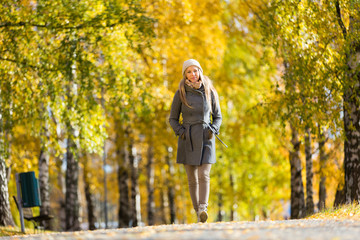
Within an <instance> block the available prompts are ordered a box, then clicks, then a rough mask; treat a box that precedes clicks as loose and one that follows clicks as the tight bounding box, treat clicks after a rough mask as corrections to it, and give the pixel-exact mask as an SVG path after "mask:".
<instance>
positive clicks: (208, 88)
mask: <svg viewBox="0 0 360 240" xmlns="http://www.w3.org/2000/svg"><path fill="white" fill-rule="evenodd" d="M199 75H200V80H201V81H202V84H203V85H204V89H205V98H206V102H207V103H208V105H209V108H210V111H211V112H212V97H211V94H213V95H214V96H213V97H214V100H215V101H218V94H217V92H216V90H215V88H214V85H213V84H212V81H211V79H210V78H209V77H208V76H205V75H203V73H202V72H201V71H200V70H199ZM185 80H186V77H185V76H184V77H183V79H181V81H180V84H179V92H180V100H181V102H182V103H184V104H185V105H186V106H187V107H189V108H192V107H191V106H190V105H189V103H188V102H187V101H186V91H185Z"/></svg>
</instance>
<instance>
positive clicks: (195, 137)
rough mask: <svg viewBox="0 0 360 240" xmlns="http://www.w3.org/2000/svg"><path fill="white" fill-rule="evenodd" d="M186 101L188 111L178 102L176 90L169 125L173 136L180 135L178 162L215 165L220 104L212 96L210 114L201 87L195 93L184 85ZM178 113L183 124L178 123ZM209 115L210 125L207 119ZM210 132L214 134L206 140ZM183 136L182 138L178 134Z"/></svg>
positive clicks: (178, 94) (178, 96)
mask: <svg viewBox="0 0 360 240" xmlns="http://www.w3.org/2000/svg"><path fill="white" fill-rule="evenodd" d="M185 91H186V100H187V102H188V104H189V105H190V106H191V107H192V108H189V107H187V106H186V105H185V104H183V103H182V102H181V100H180V92H179V90H178V91H176V93H175V96H174V99H173V102H172V105H171V112H170V118H169V122H170V125H171V127H172V128H173V130H174V132H175V134H176V135H177V136H179V139H178V151H177V158H176V162H177V163H182V164H189V165H201V164H203V163H204V164H208V163H215V162H216V156H215V136H214V134H218V133H219V128H220V125H221V121H222V117H221V111H220V105H219V103H218V102H217V101H216V100H215V97H214V96H213V94H212V106H211V107H212V114H211V112H210V108H209V104H208V103H207V101H206V98H205V91H204V87H203V86H202V87H200V88H199V89H198V90H196V89H193V88H191V87H189V86H187V85H185ZM180 113H181V114H182V118H183V122H182V124H181V123H180V122H179V117H180ZM210 115H212V122H211V120H210ZM209 129H211V131H212V132H213V133H214V134H213V135H212V137H211V138H210V139H209V136H210V133H209ZM183 133H185V139H182V138H181V135H182V134H183Z"/></svg>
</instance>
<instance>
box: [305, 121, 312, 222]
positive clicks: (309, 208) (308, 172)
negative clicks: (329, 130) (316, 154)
mask: <svg viewBox="0 0 360 240" xmlns="http://www.w3.org/2000/svg"><path fill="white" fill-rule="evenodd" d="M305 155H306V215H311V214H313V213H314V200H313V162H312V154H311V133H310V128H306V133H305Z"/></svg>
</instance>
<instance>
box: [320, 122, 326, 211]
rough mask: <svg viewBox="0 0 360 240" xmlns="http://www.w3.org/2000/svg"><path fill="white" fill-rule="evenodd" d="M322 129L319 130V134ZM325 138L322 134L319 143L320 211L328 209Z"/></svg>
mask: <svg viewBox="0 0 360 240" xmlns="http://www.w3.org/2000/svg"><path fill="white" fill-rule="evenodd" d="M320 131H321V129H320V128H319V132H320ZM324 145H325V136H324V134H323V133H320V141H319V157H320V183H319V211H321V210H323V209H325V207H326V186H325V182H326V175H325V164H326V154H325V147H324Z"/></svg>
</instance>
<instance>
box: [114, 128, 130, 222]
mask: <svg viewBox="0 0 360 240" xmlns="http://www.w3.org/2000/svg"><path fill="white" fill-rule="evenodd" d="M118 126H119V125H118ZM125 137H126V135H125ZM116 147H117V151H116V153H117V158H118V159H119V160H118V172H117V178H118V185H119V195H120V198H119V212H118V222H119V228H125V227H129V226H130V220H131V209H130V208H131V204H130V198H129V181H130V179H129V172H128V171H129V154H128V152H127V144H126V141H122V139H120V136H119V134H117V135H116Z"/></svg>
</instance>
